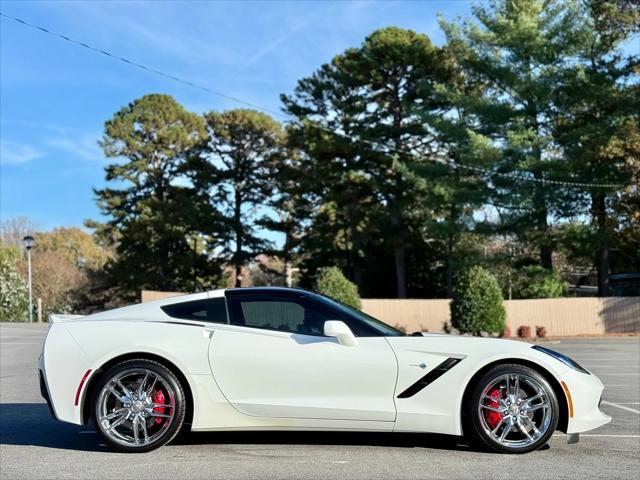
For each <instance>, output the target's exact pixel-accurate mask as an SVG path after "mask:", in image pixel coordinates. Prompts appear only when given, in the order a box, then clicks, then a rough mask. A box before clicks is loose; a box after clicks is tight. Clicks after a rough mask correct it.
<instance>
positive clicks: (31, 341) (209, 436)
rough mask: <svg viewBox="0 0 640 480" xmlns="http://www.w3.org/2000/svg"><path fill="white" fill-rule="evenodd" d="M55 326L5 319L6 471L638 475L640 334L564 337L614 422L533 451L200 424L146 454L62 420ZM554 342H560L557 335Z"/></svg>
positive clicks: (423, 438)
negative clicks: (56, 401) (39, 371)
mask: <svg viewBox="0 0 640 480" xmlns="http://www.w3.org/2000/svg"><path fill="white" fill-rule="evenodd" d="M45 327H46V326H44V325H25V324H6V323H5V324H0V478H2V479H20V478H29V479H30V478H96V479H98V478H109V479H115V478H117V479H127V478H136V479H140V478H158V479H161V478H180V479H187V478H260V479H270V478H274V479H275V478H301V477H302V478H308V479H313V478H322V479H325V478H336V479H347V478H358V479H374V478H385V479H393V478H421V479H424V478H456V479H457V478H473V479H478V478H491V479H499V478H510V479H514V478H518V479H521V478H526V479H534V478H638V475H640V337H616V338H598V339H575V340H573V339H572V340H561V341H560V342H559V343H555V342H554V343H553V344H552V345H549V346H550V347H551V348H554V349H556V350H559V351H562V352H564V353H567V354H569V355H571V356H572V357H573V358H574V359H575V360H577V361H578V362H579V363H581V364H583V366H585V367H587V368H589V369H590V370H592V371H594V372H595V373H596V374H597V375H598V376H599V377H600V378H601V379H602V381H603V383H604V384H605V385H606V390H605V394H604V401H603V404H602V407H601V408H602V410H604V411H605V412H606V413H607V414H608V415H611V416H612V417H613V421H612V422H611V423H610V424H608V425H605V426H604V427H601V428H599V429H597V430H594V431H592V432H589V433H588V434H583V435H581V439H580V443H579V444H577V445H567V444H566V437H565V436H564V435H563V434H557V435H554V436H553V437H552V439H551V441H550V442H549V445H548V448H544V449H541V450H539V451H537V452H534V453H531V454H528V455H495V454H487V453H482V452H478V451H475V450H473V449H471V448H470V447H468V446H467V445H465V444H464V443H462V441H461V440H459V439H457V438H452V437H441V436H430V435H404V434H373V433H369V434H352V433H289V432H287V433H271V432H261V433H252V432H249V433H198V434H195V433H193V434H190V435H188V436H186V437H185V438H183V439H181V440H180V441H178V442H176V443H174V444H171V445H168V446H166V447H163V448H162V449H160V450H156V451H154V452H150V453H146V454H135V455H127V454H115V453H111V452H110V451H108V450H107V449H106V447H104V446H103V445H100V444H99V442H98V437H97V436H96V435H95V433H93V432H92V431H91V430H90V428H87V427H79V426H76V425H70V424H64V423H61V422H58V421H55V420H54V419H53V418H52V417H51V416H50V414H49V411H48V408H47V406H46V404H45V403H44V401H43V400H42V398H41V397H40V392H39V388H38V382H37V376H36V374H35V366H36V363H37V357H38V355H39V353H40V348H41V342H42V338H43V335H44V332H45V331H46V330H45ZM547 343H548V342H547Z"/></svg>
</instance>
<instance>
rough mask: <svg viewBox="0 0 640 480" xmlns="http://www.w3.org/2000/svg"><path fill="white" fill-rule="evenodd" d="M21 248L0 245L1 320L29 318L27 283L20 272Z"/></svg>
mask: <svg viewBox="0 0 640 480" xmlns="http://www.w3.org/2000/svg"><path fill="white" fill-rule="evenodd" d="M19 258H20V250H19V249H17V248H11V247H10V248H5V247H0V321H3V322H7V321H8V322H24V321H26V320H27V309H28V302H29V300H28V297H27V295H28V292H27V283H26V282H25V281H24V279H23V278H22V277H21V276H20V274H19V273H18V266H17V263H18V261H19Z"/></svg>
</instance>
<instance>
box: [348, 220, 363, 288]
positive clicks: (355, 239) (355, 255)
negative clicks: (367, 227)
mask: <svg viewBox="0 0 640 480" xmlns="http://www.w3.org/2000/svg"><path fill="white" fill-rule="evenodd" d="M352 213H353V210H352V211H351V212H350V217H351V218H350V219H349V229H350V230H351V243H352V244H353V251H352V252H351V260H352V267H351V268H352V272H353V281H354V282H355V284H356V287H357V288H358V295H360V296H362V294H363V286H364V285H363V284H364V279H363V276H362V262H361V261H360V249H361V248H362V242H361V241H360V235H359V233H358V228H357V225H356V222H355V219H354V217H353V216H352Z"/></svg>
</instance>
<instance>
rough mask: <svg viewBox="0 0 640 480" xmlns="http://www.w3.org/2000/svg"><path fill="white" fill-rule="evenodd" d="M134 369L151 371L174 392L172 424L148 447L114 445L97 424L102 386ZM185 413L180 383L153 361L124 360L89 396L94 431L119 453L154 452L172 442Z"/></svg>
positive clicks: (109, 371) (169, 371) (166, 369)
mask: <svg viewBox="0 0 640 480" xmlns="http://www.w3.org/2000/svg"><path fill="white" fill-rule="evenodd" d="M135 368H145V369H148V370H151V371H153V372H154V373H156V374H158V375H161V376H162V377H163V378H164V379H165V380H166V381H167V382H168V383H169V384H170V386H171V388H172V389H173V391H174V395H175V397H174V401H175V407H174V410H175V415H174V417H173V423H172V424H171V426H170V427H169V429H168V430H167V431H166V432H165V433H164V435H162V436H161V437H160V438H158V439H157V440H156V441H154V442H153V443H151V444H149V445H144V446H140V447H130V446H127V445H122V444H120V443H116V442H114V441H113V440H111V439H110V438H109V437H108V436H107V435H106V434H105V433H104V432H103V431H102V428H101V427H100V425H99V423H98V418H97V416H98V408H99V406H98V399H99V394H100V391H101V390H102V389H103V388H104V386H105V385H106V384H107V383H108V382H110V381H111V379H112V378H113V377H115V376H116V375H117V374H118V373H121V372H123V371H125V370H130V369H135ZM185 413H186V401H185V394H184V388H183V386H182V384H181V383H180V381H179V380H178V379H177V378H176V376H175V375H174V374H173V372H172V371H171V370H169V369H168V368H167V367H165V366H164V365H162V364H160V363H158V362H155V361H153V360H144V359H139V360H126V361H124V362H122V363H119V364H117V365H114V366H113V367H111V368H110V369H109V370H107V371H106V372H104V374H103V375H101V377H100V380H99V381H98V383H97V384H96V387H95V388H94V389H93V394H92V396H91V420H92V422H93V425H94V429H95V431H96V433H97V434H98V435H99V436H100V438H101V439H102V440H103V441H104V442H105V443H106V444H107V445H108V446H109V447H110V448H111V449H113V450H116V451H119V452H127V453H143V452H148V451H151V450H155V449H156V448H159V447H161V446H163V445H166V444H167V443H169V442H170V441H171V440H173V439H174V438H175V437H176V435H177V434H178V433H179V432H180V430H181V428H182V425H183V423H184V418H185Z"/></svg>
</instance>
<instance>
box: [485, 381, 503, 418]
mask: <svg viewBox="0 0 640 480" xmlns="http://www.w3.org/2000/svg"><path fill="white" fill-rule="evenodd" d="M489 396H490V397H491V398H498V399H499V398H500V391H499V390H498V389H497V388H496V389H493V390H492V391H491V392H490V393H489ZM488 405H489V406H491V407H495V408H498V407H499V406H500V404H499V403H498V402H489V403H488ZM484 418H485V420H486V421H487V424H488V425H489V427H491V428H495V427H496V425H498V422H500V419H501V418H502V416H501V415H500V414H499V413H498V412H492V411H491V410H486V409H485V411H484Z"/></svg>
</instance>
